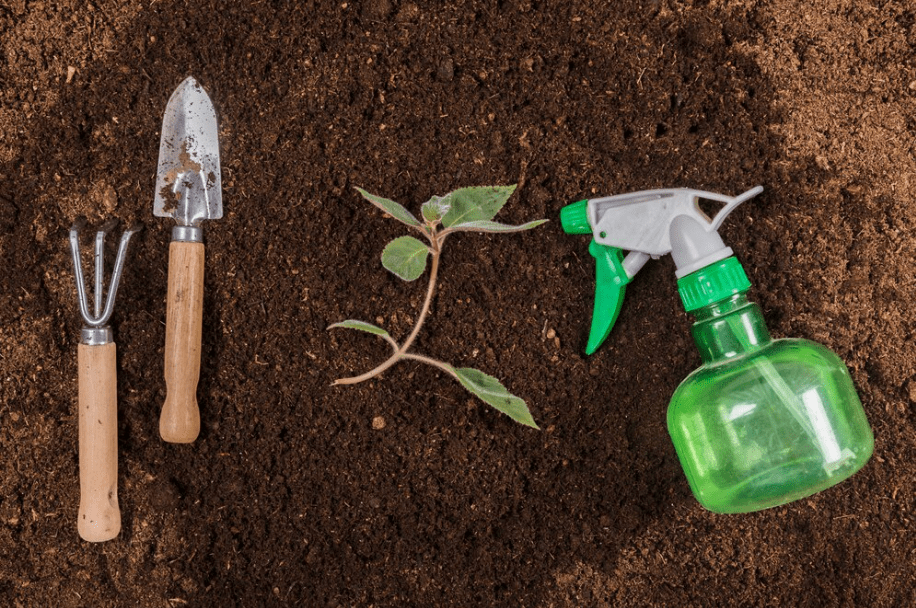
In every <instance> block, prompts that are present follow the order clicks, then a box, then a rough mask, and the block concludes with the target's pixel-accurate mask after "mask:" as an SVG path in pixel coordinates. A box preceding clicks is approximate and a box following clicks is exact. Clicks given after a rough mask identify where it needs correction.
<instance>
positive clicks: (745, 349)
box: [690, 291, 772, 363]
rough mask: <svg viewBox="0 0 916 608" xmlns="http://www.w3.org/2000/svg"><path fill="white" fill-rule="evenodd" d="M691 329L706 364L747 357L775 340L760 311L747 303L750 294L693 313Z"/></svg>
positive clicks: (724, 300) (757, 307) (740, 295)
mask: <svg viewBox="0 0 916 608" xmlns="http://www.w3.org/2000/svg"><path fill="white" fill-rule="evenodd" d="M692 314H693V315H694V318H695V319H696V322H695V323H694V325H693V327H692V328H691V329H690V333H691V334H693V340H694V342H696V345H697V348H698V349H699V350H700V356H701V357H702V359H703V363H716V362H721V361H726V360H729V359H734V358H736V357H741V356H744V355H746V354H748V353H752V352H754V351H757V350H759V349H760V348H762V347H764V346H766V345H767V344H769V343H770V342H771V341H772V339H771V338H770V332H769V331H768V330H767V326H766V323H765V322H764V320H763V313H761V311H760V307H759V306H757V304H755V303H753V302H749V301H748V299H747V292H744V291H742V292H739V293H737V294H735V295H733V296H730V297H728V298H725V299H722V300H719V301H717V302H713V303H712V304H707V305H706V306H703V307H702V308H698V309H696V310H694V311H693V313H692Z"/></svg>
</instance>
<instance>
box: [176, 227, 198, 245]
mask: <svg viewBox="0 0 916 608" xmlns="http://www.w3.org/2000/svg"><path fill="white" fill-rule="evenodd" d="M172 240H173V241H182V242H184V243H202V242H203V241H204V231H203V229H202V228H200V227H199V226H175V227H174V228H172Z"/></svg>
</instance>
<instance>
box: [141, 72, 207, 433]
mask: <svg viewBox="0 0 916 608" xmlns="http://www.w3.org/2000/svg"><path fill="white" fill-rule="evenodd" d="M153 214H154V215H156V216H158V217H171V218H175V220H176V221H177V222H178V225H177V226H175V227H174V228H173V229H172V242H171V244H170V245H169V280H168V300H167V302H166V325H165V384H166V397H165V404H164V405H163V406H162V414H161V417H160V418H159V434H160V435H161V436H162V438H163V439H164V440H166V441H169V442H172V443H191V442H192V441H194V440H195V439H196V438H197V435H198V433H199V432H200V411H199V409H198V407H197V394H196V393H197V381H198V380H199V378H200V343H201V324H202V318H203V295H204V293H203V290H204V244H203V229H202V228H201V223H202V222H203V220H210V219H219V218H221V217H223V201H222V184H221V180H220V170H219V135H218V132H217V128H216V111H215V110H214V109H213V103H212V102H211V101H210V98H209V97H208V96H207V93H206V92H205V91H204V90H203V88H201V86H200V85H199V84H198V83H197V81H196V80H194V79H193V78H191V77H188V78H186V79H185V80H184V82H182V83H181V84H180V85H179V86H178V88H177V89H175V92H174V93H172V96H171V97H170V98H169V102H168V104H167V105H166V108H165V116H164V117H163V120H162V139H161V140H160V143H159V167H158V169H157V171H156V196H155V200H154V202H153Z"/></svg>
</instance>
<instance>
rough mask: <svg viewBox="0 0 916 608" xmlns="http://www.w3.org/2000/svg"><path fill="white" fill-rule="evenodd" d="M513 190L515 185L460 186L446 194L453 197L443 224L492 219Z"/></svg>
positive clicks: (448, 225) (447, 225) (453, 224)
mask: <svg viewBox="0 0 916 608" xmlns="http://www.w3.org/2000/svg"><path fill="white" fill-rule="evenodd" d="M513 192H515V186H482V187H474V188H459V189H458V190H455V191H454V192H452V193H451V194H450V195H446V196H450V197H451V200H450V203H451V208H450V209H449V211H448V213H446V214H445V217H443V218H442V225H443V226H445V227H446V228H448V227H450V226H458V225H460V224H464V223H466V222H477V221H481V220H492V219H493V216H495V215H496V214H497V213H499V210H500V209H502V208H503V205H505V204H506V201H507V200H509V197H510V196H512V193H513Z"/></svg>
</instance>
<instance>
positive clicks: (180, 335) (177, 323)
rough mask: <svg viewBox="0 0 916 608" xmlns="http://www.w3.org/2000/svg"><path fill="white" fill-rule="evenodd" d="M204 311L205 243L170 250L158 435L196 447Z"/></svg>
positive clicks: (181, 244)
mask: <svg viewBox="0 0 916 608" xmlns="http://www.w3.org/2000/svg"><path fill="white" fill-rule="evenodd" d="M203 308H204V244H203V243H192V242H185V241H172V243H171V244H170V245H169V292H168V300H167V302H166V319H165V384H166V396H165V404H163V406H162V414H161V416H160V418H159V435H161V436H162V438H163V439H164V440H165V441H168V442H171V443H191V442H192V441H194V440H195V439H197V435H198V434H199V433H200V410H199V409H198V407H197V381H198V380H199V379H200V337H201V325H202V322H203Z"/></svg>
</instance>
